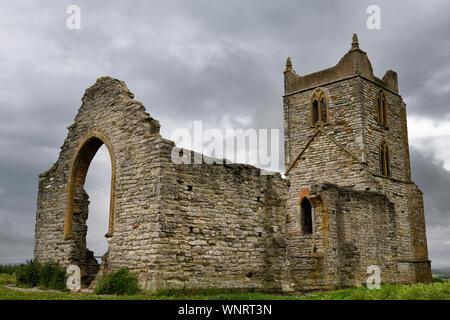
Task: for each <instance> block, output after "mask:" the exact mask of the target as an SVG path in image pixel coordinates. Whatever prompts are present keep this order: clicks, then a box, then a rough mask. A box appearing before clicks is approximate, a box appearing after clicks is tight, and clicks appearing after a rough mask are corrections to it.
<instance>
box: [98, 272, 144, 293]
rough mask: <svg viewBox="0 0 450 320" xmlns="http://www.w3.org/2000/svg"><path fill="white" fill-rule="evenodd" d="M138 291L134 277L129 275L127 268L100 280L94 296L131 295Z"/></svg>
mask: <svg viewBox="0 0 450 320" xmlns="http://www.w3.org/2000/svg"><path fill="white" fill-rule="evenodd" d="M139 291H140V290H139V286H138V281H137V278H136V275H134V274H131V273H129V272H128V269H127V268H120V269H119V270H117V271H116V272H114V273H111V274H109V275H107V276H106V277H104V278H102V279H100V281H99V282H98V285H97V287H96V288H95V291H94V292H95V293H96V294H120V295H125V294H126V295H133V294H137V293H139Z"/></svg>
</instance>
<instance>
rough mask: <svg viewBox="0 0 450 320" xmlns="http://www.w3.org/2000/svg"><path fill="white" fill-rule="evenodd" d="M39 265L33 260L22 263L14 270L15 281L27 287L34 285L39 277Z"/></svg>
mask: <svg viewBox="0 0 450 320" xmlns="http://www.w3.org/2000/svg"><path fill="white" fill-rule="evenodd" d="M40 271H41V265H40V264H39V262H37V261H34V260H27V263H25V264H22V265H20V266H19V268H17V270H16V272H15V273H16V279H17V282H18V283H19V284H21V285H24V286H27V287H36V286H37V285H38V284H39V280H40V278H41V275H40Z"/></svg>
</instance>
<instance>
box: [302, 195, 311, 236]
mask: <svg viewBox="0 0 450 320" xmlns="http://www.w3.org/2000/svg"><path fill="white" fill-rule="evenodd" d="M300 206H301V210H300V227H301V230H302V232H303V233H307V234H311V233H312V232H313V227H312V206H311V202H310V201H309V199H308V198H303V200H302V202H301V205H300Z"/></svg>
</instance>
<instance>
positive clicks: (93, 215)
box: [64, 134, 115, 287]
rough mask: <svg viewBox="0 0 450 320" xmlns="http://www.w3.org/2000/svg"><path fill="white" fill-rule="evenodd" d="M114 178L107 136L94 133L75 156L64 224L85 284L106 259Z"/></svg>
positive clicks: (111, 219) (94, 275) (103, 265)
mask: <svg viewBox="0 0 450 320" xmlns="http://www.w3.org/2000/svg"><path fill="white" fill-rule="evenodd" d="M88 172H89V173H88ZM114 179H115V177H114V158H113V154H112V149H111V146H110V144H109V143H108V141H107V139H106V138H105V137H104V136H102V135H100V134H91V135H90V136H88V137H87V138H85V139H84V140H83V142H82V143H81V144H80V147H79V148H78V149H77V152H76V153H75V157H74V159H73V160H72V165H71V169H70V176H69V182H68V188H67V208H66V220H65V225H64V236H65V239H66V240H71V241H72V245H73V247H72V248H73V250H72V254H71V263H72V264H76V265H78V266H79V267H80V269H81V273H82V278H81V282H82V285H83V286H84V287H87V286H89V284H90V283H91V282H92V281H93V280H94V279H95V278H96V276H97V274H98V272H99V271H100V270H101V269H104V268H105V266H106V263H107V257H108V242H107V238H109V237H111V236H112V230H113V222H114ZM88 191H89V194H88ZM88 231H89V232H88Z"/></svg>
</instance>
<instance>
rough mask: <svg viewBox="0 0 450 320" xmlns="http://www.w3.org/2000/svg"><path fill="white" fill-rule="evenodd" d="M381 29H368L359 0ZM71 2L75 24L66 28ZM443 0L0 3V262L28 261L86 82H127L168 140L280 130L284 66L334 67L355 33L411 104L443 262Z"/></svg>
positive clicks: (102, 158) (104, 167)
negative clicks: (43, 184)
mask: <svg viewBox="0 0 450 320" xmlns="http://www.w3.org/2000/svg"><path fill="white" fill-rule="evenodd" d="M372 4H375V5H378V6H379V7H380V9H381V29H379V30H369V29H368V28H367V25H366V20H367V18H368V17H369V14H367V13H366V10H367V7H368V6H369V5H372ZM69 5H78V6H79V7H80V9H81V29H79V30H77V29H69V28H67V26H66V20H67V19H68V17H69V15H70V14H67V13H66V10H67V7H68V6H69ZM449 12H450V2H449V1H447V0H442V1H439V0H427V1H423V0H420V1H410V0H408V1H377V0H375V1H374V0H371V1H356V0H354V1H350V0H342V1H335V0H333V1H331V0H330V1H320V2H319V1H272V0H271V1H265V0H258V1H256V0H254V1H250V0H248V1H242V0H239V1H234V0H228V1H211V0H204V1H197V0H189V1H170V0H168V1H111V0H109V1H95V3H94V1H75V0H73V1H61V0H53V1H33V2H31V1H22V0H20V1H19V0H14V1H13V0H11V1H7V0H2V1H1V2H0V70H1V71H0V263H11V262H22V261H24V260H25V259H26V258H31V257H32V249H33V237H34V222H35V212H36V198H37V185H38V175H39V174H40V173H42V172H44V171H46V170H47V169H49V168H50V167H51V165H52V164H53V163H54V162H55V161H56V159H57V156H58V154H59V148H60V147H61V145H62V144H63V141H64V138H65V136H66V134H67V129H66V127H67V126H68V125H70V124H71V123H72V122H73V119H74V117H75V115H76V113H77V110H78V108H79V107H80V105H81V100H80V99H81V97H82V95H83V93H84V90H85V89H86V88H87V87H89V86H91V85H92V84H93V83H94V82H95V80H96V79H97V78H98V77H100V76H104V75H109V76H112V77H114V78H118V79H121V80H124V81H125V82H126V83H127V85H128V87H129V88H130V90H131V91H132V92H133V93H134V94H135V96H136V99H137V100H139V101H141V102H143V103H144V105H145V106H146V107H147V111H148V112H149V113H150V115H151V116H153V117H154V118H156V119H158V120H159V121H160V123H161V132H162V134H163V136H164V137H166V138H171V134H172V133H173V131H174V130H175V129H177V128H190V127H191V126H192V123H193V121H194V120H201V121H203V123H204V125H206V126H207V127H211V128H218V129H220V130H225V128H230V127H231V128H244V129H245V128H266V129H271V128H279V129H281V128H282V126H283V123H282V98H281V96H282V94H283V82H282V81H283V78H282V70H283V69H284V65H285V61H286V58H287V57H288V56H290V57H291V58H292V62H293V65H294V69H295V70H296V72H297V73H299V74H307V73H311V72H314V71H318V70H321V69H324V68H328V67H330V66H333V65H335V64H336V63H337V62H338V61H339V59H340V58H341V57H342V56H343V55H344V54H345V53H346V52H347V51H348V49H349V48H350V43H351V37H352V34H353V33H354V32H356V33H357V34H358V36H359V41H360V47H361V48H362V49H363V50H365V51H366V52H367V53H368V56H369V58H370V60H371V62H372V65H373V68H374V72H375V75H377V76H378V77H382V76H383V75H384V73H385V71H386V70H388V69H393V70H395V71H396V72H397V73H398V75H399V90H400V94H401V95H402V96H403V98H404V100H405V101H406V103H407V106H408V121H409V123H408V129H409V139H410V147H411V164H412V172H413V179H414V180H415V182H416V183H417V184H418V185H419V187H420V188H421V189H422V191H423V192H424V200H425V215H426V222H427V234H428V244H429V253H430V257H431V260H432V261H433V266H434V267H439V266H450V206H449V202H450V200H449V199H450V191H449V186H450V148H449V147H448V141H449V138H450V109H449V106H448V101H450V57H449V54H450V41H449V40H450V34H449V31H448V30H450V19H449V17H448V13H449ZM109 170H110V163H109V160H108V157H107V153H106V151H105V150H104V149H101V150H100V151H99V153H98V155H97V156H96V157H95V158H94V162H93V164H92V166H91V168H90V171H89V173H88V178H87V182H86V186H85V187H86V189H87V191H88V193H89V194H90V197H91V201H92V202H91V206H90V211H91V214H90V218H89V220H88V225H89V238H88V244H89V246H90V247H91V248H93V249H94V251H95V253H96V254H98V255H101V254H102V253H103V251H105V242H104V239H103V238H102V236H103V235H104V234H105V230H106V225H107V222H106V219H107V209H105V208H107V207H108V201H109V200H108V197H109V195H108V188H109V186H108V181H109V174H110V173H109Z"/></svg>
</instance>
